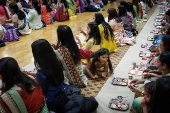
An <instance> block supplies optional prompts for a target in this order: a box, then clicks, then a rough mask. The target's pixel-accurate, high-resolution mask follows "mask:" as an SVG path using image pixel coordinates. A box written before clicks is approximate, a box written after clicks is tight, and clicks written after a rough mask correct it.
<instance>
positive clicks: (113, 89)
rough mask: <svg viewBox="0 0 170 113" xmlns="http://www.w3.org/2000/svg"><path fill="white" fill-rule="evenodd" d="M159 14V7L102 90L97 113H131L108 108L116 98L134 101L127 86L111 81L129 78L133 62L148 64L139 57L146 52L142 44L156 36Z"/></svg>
mask: <svg viewBox="0 0 170 113" xmlns="http://www.w3.org/2000/svg"><path fill="white" fill-rule="evenodd" d="M157 14H159V7H157V9H156V10H155V12H153V14H152V16H151V17H150V18H149V20H148V21H147V23H146V24H145V26H144V27H143V29H142V31H141V32H140V33H139V34H138V36H137V37H136V42H137V43H136V44H135V45H134V46H131V47H130V48H129V50H128V51H127V53H126V54H125V56H124V57H123V58H122V60H121V61H120V63H119V64H118V65H117V67H116V68H115V70H114V75H113V76H111V77H109V79H108V80H107V82H106V83H105V84H104V86H103V87H102V89H101V90H100V92H99V94H98V95H97V96H96V99H97V101H98V102H99V107H98V109H97V110H96V113H129V112H130V109H128V110H127V111H119V110H113V109H110V108H108V104H109V101H110V100H111V98H116V97H117V96H123V97H126V98H124V99H126V100H129V101H130V104H132V102H133V99H134V93H133V92H131V91H130V90H129V88H128V87H127V86H116V85H112V84H111V81H112V79H113V78H114V77H124V78H128V76H129V74H128V72H129V70H130V66H132V62H136V63H137V64H139V62H147V61H146V60H142V58H141V57H139V52H140V51H145V52H146V50H144V48H141V44H145V43H148V44H151V42H149V41H147V37H148V36H153V35H154V34H151V33H150V31H151V30H154V29H155V27H154V25H153V24H154V23H155V21H154V19H155V17H156V15H157ZM147 52H149V51H147ZM133 78H134V79H135V78H141V76H137V75H133ZM130 106H131V105H130Z"/></svg>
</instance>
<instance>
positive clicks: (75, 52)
mask: <svg viewBox="0 0 170 113" xmlns="http://www.w3.org/2000/svg"><path fill="white" fill-rule="evenodd" d="M57 35H58V42H57V45H56V48H58V47H60V46H65V47H66V48H67V49H68V50H69V52H70V54H71V56H72V58H73V60H74V64H78V63H79V62H80V60H81V58H80V52H79V48H78V46H77V44H76V42H75V39H74V36H73V32H72V30H71V28H70V27H69V26H67V25H59V26H58V28H57Z"/></svg>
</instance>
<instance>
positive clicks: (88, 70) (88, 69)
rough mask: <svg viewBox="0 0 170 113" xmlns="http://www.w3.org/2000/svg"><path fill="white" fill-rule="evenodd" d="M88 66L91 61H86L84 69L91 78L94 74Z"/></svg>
mask: <svg viewBox="0 0 170 113" xmlns="http://www.w3.org/2000/svg"><path fill="white" fill-rule="evenodd" d="M90 68H91V61H89V62H88V63H87V65H86V68H85V70H86V73H87V74H88V75H89V76H90V77H91V78H93V77H94V75H93V74H92V72H91V71H90Z"/></svg>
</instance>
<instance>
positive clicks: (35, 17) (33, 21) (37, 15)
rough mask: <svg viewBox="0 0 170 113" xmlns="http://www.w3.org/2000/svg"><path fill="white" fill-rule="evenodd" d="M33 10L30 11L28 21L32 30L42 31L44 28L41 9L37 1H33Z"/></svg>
mask: <svg viewBox="0 0 170 113" xmlns="http://www.w3.org/2000/svg"><path fill="white" fill-rule="evenodd" d="M31 8H32V9H30V10H29V11H28V15H27V21H28V23H29V26H30V28H31V29H40V28H42V26H43V23H42V21H41V7H40V6H39V5H38V2H37V1H36V0H33V1H32V4H31Z"/></svg>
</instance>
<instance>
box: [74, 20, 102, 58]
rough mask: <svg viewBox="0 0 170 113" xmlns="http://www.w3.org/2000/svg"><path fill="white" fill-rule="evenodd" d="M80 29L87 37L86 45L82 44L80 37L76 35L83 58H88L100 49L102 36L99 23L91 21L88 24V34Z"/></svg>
mask: <svg viewBox="0 0 170 113" xmlns="http://www.w3.org/2000/svg"><path fill="white" fill-rule="evenodd" d="M79 30H80V31H81V32H82V33H83V34H84V35H85V36H86V37H87V39H86V42H85V43H86V44H85V46H83V45H82V43H84V42H81V41H80V37H79V36H76V40H77V41H78V44H79V46H80V49H79V50H80V54H81V59H87V58H88V56H89V55H90V54H91V53H92V52H96V51H97V50H99V49H100V43H101V36H100V32H99V28H98V25H97V23H95V22H90V23H88V25H87V34H86V33H85V32H84V31H83V30H82V29H81V28H79Z"/></svg>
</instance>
